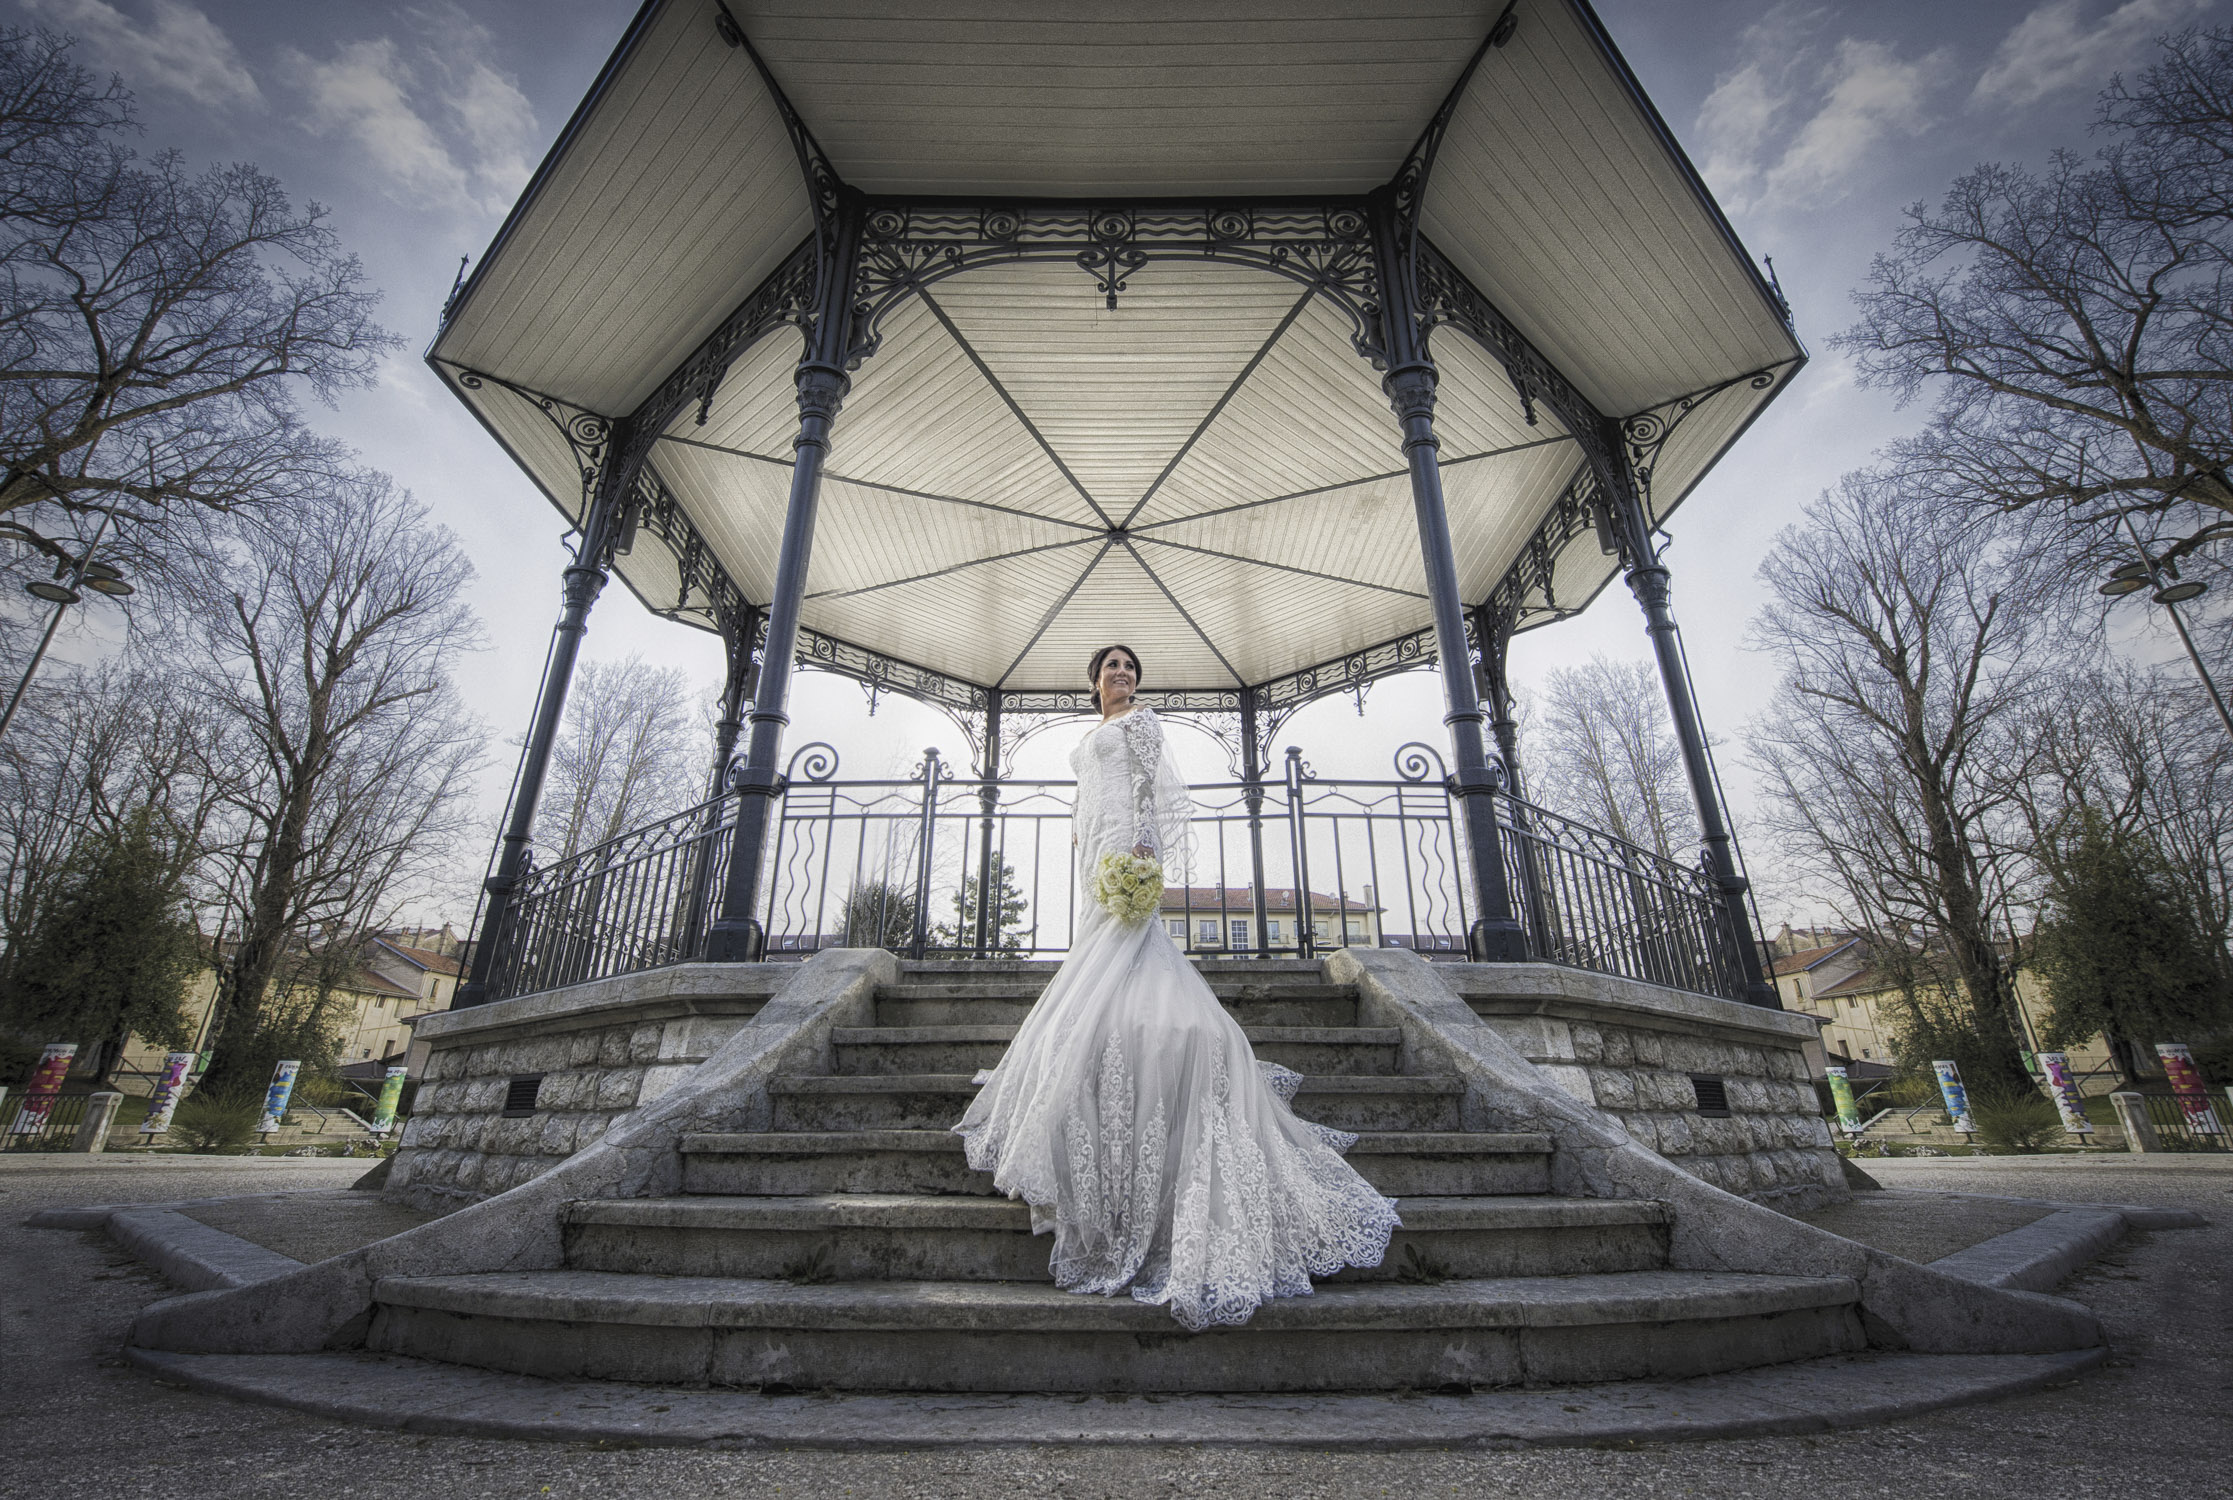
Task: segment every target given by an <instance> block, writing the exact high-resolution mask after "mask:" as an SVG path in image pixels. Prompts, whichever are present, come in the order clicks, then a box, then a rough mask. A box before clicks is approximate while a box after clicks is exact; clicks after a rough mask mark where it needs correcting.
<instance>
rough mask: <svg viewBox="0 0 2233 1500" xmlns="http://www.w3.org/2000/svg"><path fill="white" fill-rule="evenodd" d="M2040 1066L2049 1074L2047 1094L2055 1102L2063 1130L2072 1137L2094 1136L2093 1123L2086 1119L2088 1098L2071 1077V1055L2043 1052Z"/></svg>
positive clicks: (2040, 1056) (2040, 1057)
mask: <svg viewBox="0 0 2233 1500" xmlns="http://www.w3.org/2000/svg"><path fill="white" fill-rule="evenodd" d="M2039 1065H2040V1067H2042V1068H2044V1069H2045V1070H2046V1072H2047V1093H2048V1096H2049V1097H2050V1098H2052V1099H2053V1100H2054V1101H2055V1111H2056V1113H2058V1114H2060V1115H2061V1116H2062V1128H2063V1129H2064V1130H2066V1131H2068V1132H2070V1134H2072V1135H2092V1134H2093V1121H2091V1120H2089V1119H2087V1118H2086V1096H2085V1095H2083V1094H2081V1093H2079V1092H2078V1080H2077V1079H2075V1078H2073V1077H2072V1076H2071V1075H2070V1055H2069V1054H2068V1053H2065V1052H2042V1053H2040V1054H2039Z"/></svg>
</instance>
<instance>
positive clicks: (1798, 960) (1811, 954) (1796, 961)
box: [1775, 938, 1857, 978]
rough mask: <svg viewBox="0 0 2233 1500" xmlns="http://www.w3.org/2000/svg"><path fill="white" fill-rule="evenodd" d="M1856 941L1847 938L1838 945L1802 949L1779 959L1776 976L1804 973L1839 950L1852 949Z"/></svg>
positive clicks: (1831, 944)
mask: <svg viewBox="0 0 2233 1500" xmlns="http://www.w3.org/2000/svg"><path fill="white" fill-rule="evenodd" d="M1856 941H1857V940H1856V939H1854V938H1847V939H1845V941H1843V942H1839V943H1825V944H1824V945H1823V946H1821V947H1819V948H1802V949H1800V950H1799V951H1798V952H1797V953H1793V954H1790V955H1788V956H1786V957H1784V958H1779V959H1777V960H1776V962H1775V972H1776V976H1777V977H1778V978H1781V977H1782V976H1783V975H1785V974H1800V973H1804V972H1805V971H1806V970H1808V969H1811V968H1813V967H1814V966H1815V965H1816V964H1818V963H1820V962H1822V960H1824V959H1826V958H1828V957H1829V956H1830V955H1831V954H1833V953H1836V952H1838V951H1840V950H1841V949H1845V948H1850V947H1852V946H1853V944H1854V943H1855V942H1856Z"/></svg>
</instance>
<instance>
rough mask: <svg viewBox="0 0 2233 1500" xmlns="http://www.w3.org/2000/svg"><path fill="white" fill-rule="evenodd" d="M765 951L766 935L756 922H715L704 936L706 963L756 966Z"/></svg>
mask: <svg viewBox="0 0 2233 1500" xmlns="http://www.w3.org/2000/svg"><path fill="white" fill-rule="evenodd" d="M766 949H767V934H766V933H764V932H762V931H761V930H760V924H759V923H757V922H738V923H735V924H733V925H731V924H728V923H722V922H716V923H714V924H713V929H712V930H711V931H710V932H708V933H707V934H706V962H707V963H714V964H756V963H758V962H759V961H760V955H761V954H762V953H764V952H765V951H766Z"/></svg>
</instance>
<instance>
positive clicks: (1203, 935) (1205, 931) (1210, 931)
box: [1195, 917, 1217, 948]
mask: <svg viewBox="0 0 2233 1500" xmlns="http://www.w3.org/2000/svg"><path fill="white" fill-rule="evenodd" d="M1195 936H1196V937H1198V938H1200V939H1201V942H1202V946H1203V947H1205V948H1214V947H1216V946H1217V918H1215V917H1204V918H1202V928H1201V931H1199V932H1198V933H1196V934H1195Z"/></svg>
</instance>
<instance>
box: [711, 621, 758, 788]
mask: <svg viewBox="0 0 2233 1500" xmlns="http://www.w3.org/2000/svg"><path fill="white" fill-rule="evenodd" d="M759 633H760V611H758V610H757V609H754V608H752V607H751V606H749V605H747V606H746V607H745V608H744V609H743V610H741V611H739V612H738V614H737V617H736V618H735V619H734V620H733V621H731V620H725V621H723V622H722V631H721V645H722V648H723V653H724V655H725V656H726V658H727V665H728V676H727V680H726V681H725V682H723V684H722V687H721V717H720V718H719V719H716V720H715V721H714V725H713V775H712V779H711V782H710V784H709V786H708V789H707V791H706V795H707V796H708V797H718V796H720V795H721V794H722V793H723V792H725V791H727V790H728V789H729V759H730V757H731V756H733V755H735V754H736V753H737V734H738V731H740V730H741V729H743V728H744V705H745V704H746V703H747V702H749V701H750V700H751V699H752V698H753V696H754V689H755V688H756V687H757V686H758V683H757V682H756V681H755V678H756V677H757V675H758V670H757V663H755V662H754V661H753V659H752V647H753V645H754V644H755V640H756V638H757V637H758V635H759Z"/></svg>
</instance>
